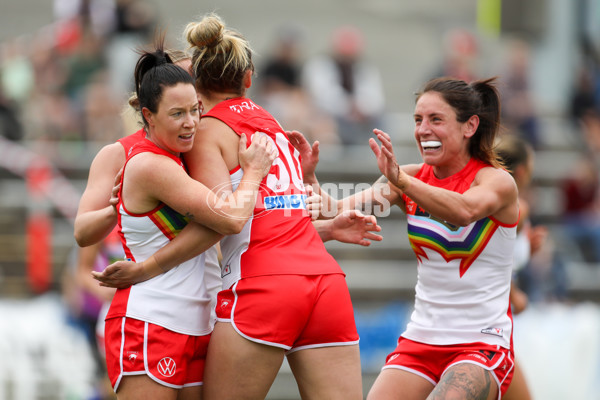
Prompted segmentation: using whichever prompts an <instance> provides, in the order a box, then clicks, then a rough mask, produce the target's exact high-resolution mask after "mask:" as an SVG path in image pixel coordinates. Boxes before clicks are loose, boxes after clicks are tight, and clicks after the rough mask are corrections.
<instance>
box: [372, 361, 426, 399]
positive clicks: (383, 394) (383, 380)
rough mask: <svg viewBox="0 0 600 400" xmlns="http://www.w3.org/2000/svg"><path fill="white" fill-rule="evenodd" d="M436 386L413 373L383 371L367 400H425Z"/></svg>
mask: <svg viewBox="0 0 600 400" xmlns="http://www.w3.org/2000/svg"><path fill="white" fill-rule="evenodd" d="M433 388H434V386H433V383H431V382H430V381H429V380H427V379H425V378H424V377H422V376H419V375H417V374H415V373H413V372H409V371H405V370H403V369H398V368H385V369H383V370H381V372H380V373H379V375H378V376H377V379H375V382H374V383H373V386H372V387H371V389H370V390H369V394H368V396H367V400H425V399H426V398H427V396H428V395H429V394H430V393H431V391H432V390H433Z"/></svg>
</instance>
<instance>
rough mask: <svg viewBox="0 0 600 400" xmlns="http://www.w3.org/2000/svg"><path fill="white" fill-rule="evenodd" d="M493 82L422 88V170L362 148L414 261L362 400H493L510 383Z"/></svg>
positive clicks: (506, 218) (388, 148) (374, 145)
mask: <svg viewBox="0 0 600 400" xmlns="http://www.w3.org/2000/svg"><path fill="white" fill-rule="evenodd" d="M499 116H500V102H499V97H498V92H497V90H496V88H495V86H494V79H487V80H482V81H477V82H473V83H470V84H469V83H467V82H464V81H461V80H456V79H450V78H437V79H434V80H431V81H429V82H427V83H426V84H425V86H424V88H423V89H422V91H421V92H420V93H418V95H417V101H416V107H415V112H414V120H415V130H414V135H415V139H416V142H417V147H418V148H419V151H420V153H421V156H422V158H423V161H424V163H423V164H418V165H404V166H402V167H401V166H399V165H398V163H397V161H396V158H395V156H394V151H393V148H392V143H391V139H390V136H389V135H388V134H386V133H385V132H382V131H380V130H374V133H375V135H376V136H377V139H378V140H379V142H380V143H378V142H377V141H376V140H375V139H371V140H370V146H371V149H372V150H373V152H374V153H375V155H376V157H377V163H378V166H379V169H380V170H381V172H382V173H383V174H384V175H385V177H386V178H387V180H388V182H387V185H388V186H389V189H390V190H389V192H388V193H390V194H389V195H387V200H388V201H389V202H390V203H391V204H397V205H399V206H400V207H401V208H402V209H403V210H404V211H405V212H406V214H407V220H408V237H409V241H410V243H411V246H412V248H413V250H414V252H415V254H416V256H417V260H418V279H417V285H416V290H415V291H416V296H415V306H414V311H413V313H412V316H411V319H410V322H409V323H408V326H407V328H406V330H405V331H404V333H403V334H402V335H401V336H400V338H399V340H398V343H397V347H396V349H395V350H394V351H393V352H392V353H390V354H389V356H388V357H387V359H386V363H385V365H384V367H383V369H382V371H381V373H380V374H379V376H378V378H377V380H376V381H375V383H374V385H373V387H372V388H371V390H370V393H369V396H368V399H369V400H379V399H386V400H387V399H398V400H405V399H410V400H413V399H415V400H416V399H426V398H427V399H433V398H435V399H438V398H439V399H442V398H443V399H447V398H460V399H471V398H473V399H487V400H492V399H500V397H501V396H502V395H503V394H504V393H505V391H506V389H507V387H508V385H509V383H510V381H511V379H512V374H513V368H514V355H513V349H512V315H511V310H510V302H509V292H510V286H511V271H512V256H513V248H514V242H515V237H516V230H517V222H518V220H519V202H518V197H517V186H516V185H515V181H514V179H513V178H512V177H511V175H510V174H509V173H508V172H507V171H506V170H505V169H503V168H502V164H501V162H499V161H498V156H497V155H496V152H495V150H494V143H495V139H496V135H497V134H498V129H499V125H500V122H499Z"/></svg>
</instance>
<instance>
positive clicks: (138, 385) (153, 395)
mask: <svg viewBox="0 0 600 400" xmlns="http://www.w3.org/2000/svg"><path fill="white" fill-rule="evenodd" d="M177 392H178V389H173V388H170V387H168V386H163V385H161V384H159V383H157V382H155V381H153V380H152V379H150V377H149V376H148V375H129V376H124V377H123V379H122V380H121V382H120V383H119V389H118V390H117V399H118V400H148V399H156V400H176V399H177V394H178V393H177Z"/></svg>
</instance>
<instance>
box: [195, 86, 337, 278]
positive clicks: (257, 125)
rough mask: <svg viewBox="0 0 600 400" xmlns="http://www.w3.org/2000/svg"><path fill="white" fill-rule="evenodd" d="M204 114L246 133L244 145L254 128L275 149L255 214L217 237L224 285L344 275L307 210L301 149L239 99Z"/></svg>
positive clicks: (237, 172) (235, 174) (234, 178)
mask: <svg viewBox="0 0 600 400" xmlns="http://www.w3.org/2000/svg"><path fill="white" fill-rule="evenodd" d="M206 117H213V118H217V119H219V120H221V121H222V122H224V123H225V124H227V125H228V126H229V127H230V128H231V129H233V130H234V131H235V132H236V133H237V134H238V135H240V136H241V135H246V137H247V139H248V145H249V144H250V142H251V139H252V136H253V135H254V134H255V133H256V132H263V133H265V134H266V135H268V137H269V138H270V140H272V142H273V144H275V145H276V147H277V150H278V152H279V154H278V156H277V158H276V159H275V161H274V162H273V166H272V167H271V170H270V171H269V174H268V175H267V176H266V177H265V178H264V179H263V181H262V182H261V189H260V192H259V195H258V199H257V202H256V207H255V209H254V213H253V216H252V217H251V218H250V220H249V221H248V222H247V223H246V225H245V226H244V228H243V230H242V232H241V233H239V234H237V235H229V236H226V237H225V238H223V239H222V240H221V253H222V255H223V260H222V267H221V274H222V277H223V288H224V289H227V288H229V287H230V286H231V285H232V284H233V283H235V282H236V281H237V280H239V279H240V278H247V277H251V276H261V275H280V274H299V275H320V274H332V273H343V272H342V270H341V268H340V267H339V265H338V264H337V262H336V261H335V260H334V259H333V257H332V256H331V255H330V254H329V253H328V252H327V250H326V249H325V245H324V244H323V241H322V240H321V238H320V237H319V234H318V233H317V231H316V229H315V228H314V226H313V224H312V221H311V219H310V216H309V214H308V212H307V211H306V205H305V200H306V192H305V190H304V184H303V182H302V168H301V166H300V159H299V153H298V151H297V150H296V149H295V148H294V147H293V146H292V144H291V143H290V142H289V140H288V137H287V135H286V134H285V133H284V130H283V128H282V127H281V126H280V125H279V123H278V122H277V121H276V120H275V118H273V116H271V114H269V113H268V112H267V111H265V110H264V109H263V108H261V107H259V106H258V105H256V104H255V103H254V102H252V101H251V100H250V99H247V98H243V97H241V98H236V99H231V100H226V101H223V102H221V103H219V104H217V105H216V106H215V107H213V108H212V109H211V110H210V111H208V112H207V113H206V114H204V115H203V116H202V118H206ZM242 175H243V171H242V170H241V169H240V168H239V167H238V168H236V169H234V170H233V171H230V176H231V183H232V186H233V189H234V190H235V189H236V188H237V185H238V184H239V182H240V180H241V178H242Z"/></svg>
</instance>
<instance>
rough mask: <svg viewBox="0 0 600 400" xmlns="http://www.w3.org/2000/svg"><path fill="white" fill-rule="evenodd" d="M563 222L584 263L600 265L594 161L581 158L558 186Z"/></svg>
mask: <svg viewBox="0 0 600 400" xmlns="http://www.w3.org/2000/svg"><path fill="white" fill-rule="evenodd" d="M562 190H563V196H564V211H563V222H564V228H565V230H566V233H567V235H568V236H569V237H570V238H571V239H573V240H574V241H575V243H577V245H578V246H579V247H580V249H581V251H582V255H583V257H584V259H585V260H586V261H588V262H593V263H599V262H600V197H599V193H600V181H599V172H598V165H597V161H596V159H595V157H594V155H593V154H592V153H588V154H586V155H584V156H583V157H582V158H581V159H580V160H579V162H578V163H577V165H576V166H575V168H573V170H572V172H571V174H570V176H568V177H567V178H566V179H565V181H564V182H563V185H562Z"/></svg>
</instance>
